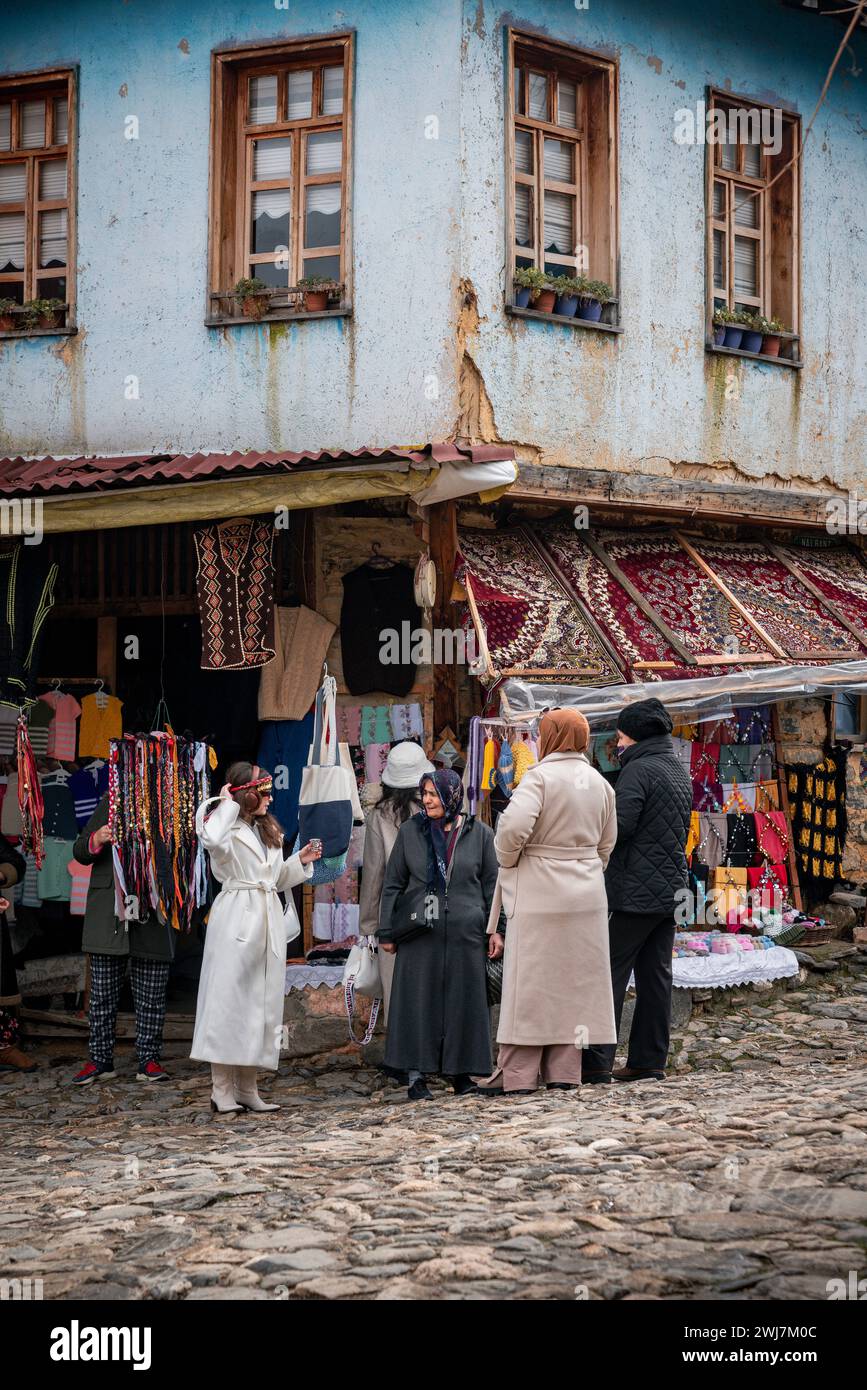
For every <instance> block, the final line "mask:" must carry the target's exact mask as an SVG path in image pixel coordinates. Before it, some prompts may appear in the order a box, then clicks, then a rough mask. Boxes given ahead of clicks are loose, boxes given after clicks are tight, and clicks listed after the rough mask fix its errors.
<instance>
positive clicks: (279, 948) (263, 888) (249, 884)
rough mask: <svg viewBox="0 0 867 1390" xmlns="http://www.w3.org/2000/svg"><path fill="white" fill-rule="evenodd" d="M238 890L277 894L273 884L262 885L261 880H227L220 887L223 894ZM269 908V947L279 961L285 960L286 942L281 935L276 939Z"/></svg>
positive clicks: (267, 905)
mask: <svg viewBox="0 0 867 1390" xmlns="http://www.w3.org/2000/svg"><path fill="white" fill-rule="evenodd" d="M238 888H253V889H255V890H256V891H257V892H259V893H274V894H276V893H277V889H276V887H275V886H274V884H273V883H262V882H261V880H259V881H258V882H253V880H252V879H246V878H227V879H226V881H225V883H223V884H221V885H220V891H221V892H223V893H225V892H230V893H231V892H234V890H235V889H238ZM269 907H270V904H266V906H265V911H266V912H267V913H268V945H269V946H270V948H271V950H272V951H273V952H274V955H275V956H276V957H277V959H278V960H285V959H286V941H285V938H284V940H283V941H282V942H281V941H280V938H279V935H278V936H276V937H275V935H274V927H273V925H272V918H271V913H270V910H269ZM280 925H281V926H284V923H283V918H282V916H281V917H280ZM284 930H285V928H284Z"/></svg>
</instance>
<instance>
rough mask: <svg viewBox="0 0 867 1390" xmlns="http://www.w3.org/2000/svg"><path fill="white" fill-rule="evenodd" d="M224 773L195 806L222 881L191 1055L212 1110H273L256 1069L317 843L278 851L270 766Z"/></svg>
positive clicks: (269, 1042) (270, 1056)
mask: <svg viewBox="0 0 867 1390" xmlns="http://www.w3.org/2000/svg"><path fill="white" fill-rule="evenodd" d="M226 776H227V778H228V782H227V783H226V786H224V787H223V789H222V791H221V792H220V795H219V797H211V798H209V800H208V801H204V802H202V805H201V806H200V807H199V808H198V810H197V812H196V833H197V834H198V836H199V838H200V839H201V842H202V844H203V845H204V847H205V849H206V850H207V851H208V853H209V855H210V857H211V868H212V870H213V872H214V877H215V878H216V879H218V881H219V882H220V884H221V889H220V892H219V893H218V894H217V896H216V898H215V899H214V903H213V905H212V907H211V911H210V915H209V918H208V929H207V933H206V936H205V953H204V959H203V961H202V974H201V979H200V980H199V996H198V1001H197V1004H196V1026H195V1030H194V1032H193V1047H192V1052H191V1053H190V1056H191V1057H192V1058H193V1059H194V1060H195V1061H199V1062H210V1064H211V1077H212V1083H213V1085H212V1091H211V1108H212V1109H213V1110H217V1111H219V1112H220V1113H223V1114H225V1113H227V1112H229V1111H235V1112H237V1111H239V1110H254V1111H257V1112H258V1111H264V1110H279V1108H280V1107H279V1106H278V1105H268V1104H266V1103H265V1101H263V1100H262V1098H261V1097H260V1095H259V1092H258V1090H257V1087H256V1072H257V1070H258V1069H259V1068H262V1069H263V1070H267V1071H276V1070H277V1066H278V1063H279V1059H280V1034H281V1029H282V1024H283V994H284V988H285V979H286V943H287V941H291V940H292V939H293V937H295V936H297V935H298V931H299V926H298V917H297V914H296V912H295V907H294V904H293V902H292V895H291V892H290V889H292V888H293V887H294V886H295V884H297V883H302V882H303V881H304V880H305V879H308V878H310V877H311V875H312V873H313V869H312V867H311V866H312V863H313V861H314V860H315V859H318V858H319V857H320V855H321V853H322V847H321V845H320V844H319V843H318V841H315V840H311V841H310V843H309V844H306V845H305V846H304V848H303V849H302V850H301V851H300V852H299V853H298V854H293V855H292V856H291V858H289V859H285V860H284V858H283V832H282V830H281V828H280V826H279V825H278V823H277V821H276V820H275V819H274V817H273V816H272V815H269V813H268V807H269V806H270V804H271V777H270V775H269V774H268V773H266V772H263V771H262V769H260V768H258V767H254V766H252V765H251V764H250V763H234V764H233V765H232V766H231V767H230V768H229V770H228V772H227V774H226ZM215 802H216V803H217V804H216V808H215V809H214V803H215ZM209 806H210V807H212V809H211V811H210V813H209V811H208V808H209ZM278 893H285V895H286V911H285V914H284V912H283V909H282V907H281V904H280V899H279V897H278V896H277V894H278Z"/></svg>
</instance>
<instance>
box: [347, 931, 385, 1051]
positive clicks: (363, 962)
mask: <svg viewBox="0 0 867 1390" xmlns="http://www.w3.org/2000/svg"><path fill="white" fill-rule="evenodd" d="M357 994H362V995H365V996H367V997H368V998H370V999H372V1000H373V1005H372V1006H371V1010H370V1018H369V1020H368V1024H367V1029H366V1030H365V1034H364V1037H363V1038H357V1037H356V1036H355V1027H354V1024H355V996H356V995H357ZM343 997H344V1000H345V1002H346V1017H347V1019H348V1021H349V1036H350V1038H351V1039H352V1041H353V1042H356V1043H360V1044H361V1046H362V1047H364V1046H366V1045H367V1043H369V1042H370V1039H371V1038H372V1037H373V1030H374V1029H375V1027H376V1020H377V1019H378V1017H379V1010H380V1007H381V1005H382V979H381V977H380V973H379V959H378V957H377V953H376V947H375V946H374V944H373V940H372V938H371V937H365V939H364V941H362V942H361V943H360V944H359V945H358V946H353V948H352V950H351V951H350V952H349V959H348V960H347V962H346V965H345V966H344V967H343Z"/></svg>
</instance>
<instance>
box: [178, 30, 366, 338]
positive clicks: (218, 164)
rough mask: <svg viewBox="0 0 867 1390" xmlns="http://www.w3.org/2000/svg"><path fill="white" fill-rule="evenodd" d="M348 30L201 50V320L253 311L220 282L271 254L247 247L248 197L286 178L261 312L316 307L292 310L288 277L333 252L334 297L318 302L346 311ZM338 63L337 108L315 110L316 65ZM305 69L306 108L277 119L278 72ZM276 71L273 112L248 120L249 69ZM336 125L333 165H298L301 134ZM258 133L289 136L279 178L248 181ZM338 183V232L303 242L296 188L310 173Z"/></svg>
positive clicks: (280, 99)
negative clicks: (287, 168) (205, 219)
mask: <svg viewBox="0 0 867 1390" xmlns="http://www.w3.org/2000/svg"><path fill="white" fill-rule="evenodd" d="M354 39H355V36H354V33H353V32H346V33H340V34H325V35H321V36H314V37H308V38H304V39H292V40H283V39H281V40H279V41H275V42H273V43H265V44H254V45H244V46H242V47H238V48H226V49H219V50H215V51H214V52H213V53H212V55H211V160H210V191H209V237H208V304H207V309H206V317H205V321H206V323H208V324H209V325H220V324H225V323H229V322H236V323H247V322H258V321H260V320H252V319H244V318H243V317H239V315H240V307H239V306H236V305H234V303H233V301H232V299H231V296H230V295H229V294H228V291H229V290H230V289H231V287H232V286H233V285H234V284H235V283H236V281H237V280H239V279H240V278H241V277H243V276H248V275H249V276H253V275H255V273H256V266H257V265H258V264H263V263H268V262H273V261H274V259H275V257H274V253H273V252H253V251H251V250H250V244H251V243H250V228H251V225H252V221H251V218H252V198H253V194H254V193H255V192H258V191H262V190H267V189H271V188H288V189H289V190H290V196H291V207H290V220H289V246H290V266H289V273H288V275H287V289H286V292H285V293H284V292H283V291H282V289H275V290H274V291H273V292H272V298H271V301H269V310H268V312H267V313H266V314H265V315H264V316H263V317H264V318H265V319H266V320H267V319H275V318H276V319H283V318H289V317H291V318H296V317H320V316H321V314H320V313H315V314H312V315H311V314H304V313H302V312H299V310H298V303H299V299H298V296H297V295H295V294H293V287H294V286H296V285H297V282H298V280H299V279H300V278H302V276H303V274H304V270H303V262H304V260H312V259H315V258H316V257H318V256H333V255H339V257H340V265H341V274H340V277H339V279H340V283H341V286H342V289H341V294H340V303H339V305H335V306H333V307H332V306H331V305H329V307H328V308H327V309H326V310H323V311H321V312H322V313H324V314H327V315H334V314H346V313H348V312H350V305H351V303H352V255H351V246H352V208H351V204H352V196H351V194H352V115H353V113H352V98H353V84H354ZM339 66H342V68H343V110H342V112H341V113H340V114H339V115H319V114H318V112H319V109H320V106H321V99H322V72H323V70H324V69H325V68H326V67H339ZM309 69H312V70H313V87H312V97H311V112H312V113H314V114H311V115H310V116H309V117H303V118H301V119H297V120H293V121H290V120H288V119H286V112H287V90H288V76H287V75H288V73H289V72H290V71H307V70H309ZM273 75H276V76H277V79H278V80H277V117H278V119H277V120H276V121H273V122H268V123H265V124H258V125H253V124H252V123H251V122H250V120H249V79H250V78H251V77H257V76H258V77H266V76H273ZM329 130H330V131H333V130H341V131H342V135H343V144H342V159H341V169H340V172H339V173H325V174H307V173H306V152H307V139H308V136H309V135H310V134H315V133H317V132H320V131H323V132H324V131H329ZM268 136H276V137H281V136H291V138H292V152H291V175H290V178H289V179H288V180H287V179H277V180H273V179H272V180H266V181H259V182H254V181H253V178H252V173H253V168H252V161H253V148H254V141H255V140H256V139H259V138H267V137H268ZM338 182H339V183H340V185H341V228H340V230H341V236H340V244H339V246H336V247H326V246H317V247H308V248H306V250H305V248H304V246H303V244H302V243H303V236H304V220H305V212H306V189H307V188H309V187H310V186H311V185H315V184H317V183H321V184H330V183H338Z"/></svg>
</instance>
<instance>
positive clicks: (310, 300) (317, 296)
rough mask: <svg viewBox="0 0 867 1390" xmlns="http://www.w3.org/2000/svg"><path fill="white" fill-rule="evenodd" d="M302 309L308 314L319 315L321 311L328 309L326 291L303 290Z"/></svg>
mask: <svg viewBox="0 0 867 1390" xmlns="http://www.w3.org/2000/svg"><path fill="white" fill-rule="evenodd" d="M304 308H305V310H306V312H307V313H308V314H316V313H319V312H320V310H322V309H327V308H328V291H327V290H305V291H304Z"/></svg>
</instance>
